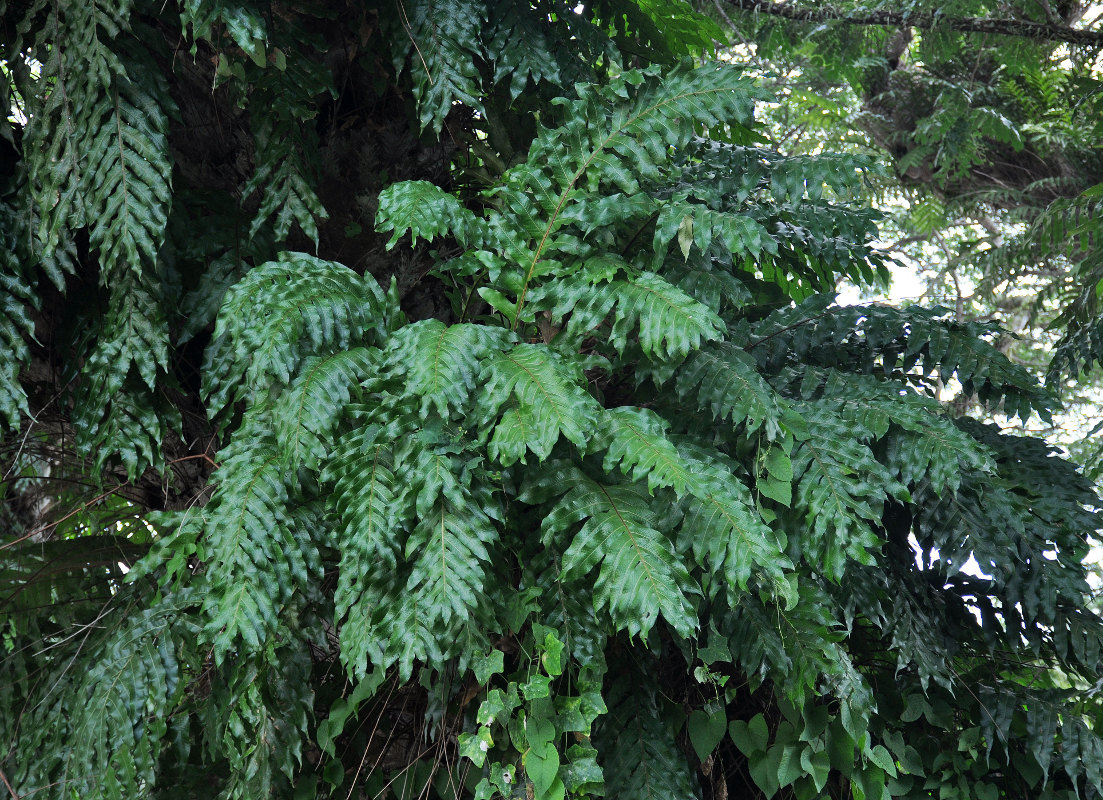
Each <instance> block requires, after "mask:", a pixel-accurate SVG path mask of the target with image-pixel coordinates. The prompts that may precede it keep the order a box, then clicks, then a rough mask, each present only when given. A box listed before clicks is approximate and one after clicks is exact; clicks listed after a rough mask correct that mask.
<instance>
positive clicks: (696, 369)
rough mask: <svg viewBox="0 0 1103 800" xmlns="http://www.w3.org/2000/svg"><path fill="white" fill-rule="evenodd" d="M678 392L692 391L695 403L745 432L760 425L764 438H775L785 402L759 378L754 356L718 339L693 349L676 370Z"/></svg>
mask: <svg viewBox="0 0 1103 800" xmlns="http://www.w3.org/2000/svg"><path fill="white" fill-rule="evenodd" d="M676 385H677V389H678V393H679V394H680V395H682V396H683V397H685V396H689V395H691V393H694V392H695V393H696V395H697V405H698V407H702V408H703V407H705V406H708V407H711V408H712V413H713V415H714V416H715V417H716V418H717V419H729V420H731V423H732V425H733V426H739V425H746V428H747V431H748V433H753V432H754V431H756V430H759V429H760V428H761V429H762V430H763V431H764V432H765V434H766V436H767V438H769V439H776V438H778V437H779V436H780V435H781V433H782V431H783V429H784V425H783V419H784V416H785V413H786V410H787V408H788V403H787V402H786V401H785V399H784V398H782V397H780V396H779V395H778V394H777V392H776V391H774V389H773V388H772V387H771V386H770V385H769V384H768V383H766V381H765V380H764V379H763V377H762V376H761V375H760V374H759V373H758V370H757V369H756V365H755V360H754V359H753V358H752V357H751V356H750V355H748V354H747V353H746V352H744V351H743V350H741V349H739V348H738V347H736V346H735V345H734V344H731V343H730V342H720V343H718V344H714V345H711V346H708V347H705V348H703V349H701V350H699V351H698V352H696V353H694V354H693V355H692V357H691V358H690V359H689V360H688V361H687V362H686V364H685V366H683V367H682V368H681V370H679V372H678V378H677V384H676Z"/></svg>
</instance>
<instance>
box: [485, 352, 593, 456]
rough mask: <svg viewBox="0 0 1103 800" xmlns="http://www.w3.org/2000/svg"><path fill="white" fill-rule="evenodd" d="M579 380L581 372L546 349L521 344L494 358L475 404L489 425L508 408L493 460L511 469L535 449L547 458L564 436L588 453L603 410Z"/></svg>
mask: <svg viewBox="0 0 1103 800" xmlns="http://www.w3.org/2000/svg"><path fill="white" fill-rule="evenodd" d="M579 379H580V374H579V372H578V370H577V367H575V366H573V365H568V364H567V363H566V362H565V361H564V360H563V359H562V358H561V357H559V356H558V355H557V354H555V353H554V352H553V351H552V350H551V349H550V348H549V347H547V346H546V345H536V344H519V345H517V346H515V347H513V348H512V349H510V350H507V351H505V352H502V353H499V354H498V355H497V356H495V357H494V358H493V359H491V360H490V361H489V362H488V363H487V364H486V365H485V367H484V370H483V374H482V377H481V380H482V381H483V382H484V384H485V388H484V390H483V392H482V393H481V395H480V397H479V398H478V401H477V402H478V403H479V405H480V406H481V407H482V410H483V414H484V418H486V419H488V420H492V419H493V418H494V417H495V416H496V415H497V413H498V411H499V409H501V407H502V406H503V405H505V404H509V405H507V406H506V412H505V415H504V416H503V418H502V421H501V422H500V423H499V424H498V426H497V427H496V428H495V430H494V434H493V438H491V440H490V444H489V445H488V453H489V454H490V457H491V458H495V459H497V460H498V461H500V462H501V463H502V464H503V465H505V466H508V465H510V464H512V463H514V462H515V461H518V460H522V461H523V460H524V457H525V451H526V450H531V451H532V452H533V453H534V454H535V455H536V457H537V458H540V459H544V458H547V457H548V455H550V454H551V451H552V448H553V447H554V446H555V443H556V442H557V441H558V440H559V437H560V436H563V437H564V438H566V439H567V440H568V441H570V442H572V443H573V444H575V445H577V446H578V447H580V448H582V449H585V448H586V444H587V442H588V441H589V438H590V437H591V436H592V435H593V425H594V420H595V418H596V414H597V411H598V409H599V408H600V406H598V403H597V401H596V400H594V398H593V397H592V396H591V395H590V394H588V393H587V392H586V390H585V389H583V388H582V387H581V386H580V385H579Z"/></svg>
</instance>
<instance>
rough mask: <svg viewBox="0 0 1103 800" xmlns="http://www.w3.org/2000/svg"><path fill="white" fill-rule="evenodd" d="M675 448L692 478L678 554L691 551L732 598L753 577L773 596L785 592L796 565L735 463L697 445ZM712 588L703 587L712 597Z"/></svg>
mask: <svg viewBox="0 0 1103 800" xmlns="http://www.w3.org/2000/svg"><path fill="white" fill-rule="evenodd" d="M677 446H678V451H679V453H680V454H681V455H682V457H683V458H684V459H685V460H686V462H687V463H688V464H690V465H691V469H692V474H693V477H694V480H693V489H692V496H691V497H688V498H686V499H685V500H684V501H683V503H682V506H683V509H684V511H685V516H684V517H683V519H682V523H681V526H680V528H679V531H678V536H679V550H680V551H685V550H686V549H689V550H691V551H692V552H693V553H694V556H695V557H696V559H697V563H698V564H699V565H700V566H701V567H702V568H703V569H705V570H706V574H710V573H711V574H712V575H715V576H720V577H722V578H723V581H722V582H721V581H716V583H715V585H716V586H717V587H719V586H720V585H723V586H724V588H726V590H727V592H728V595H729V597H730V598H734V597H735V596H736V595H737V594H738V593H739V592H742V591H745V590H746V589H747V586H748V584H749V583H750V581H751V580H752V578H753V579H755V580H756V583H757V584H758V585H759V586H762V587H766V588H769V589H770V590H772V591H773V592H774V593H775V594H776V593H783V589H782V588H781V587H782V584H783V581H785V579H786V578H785V573H786V572H788V571H789V570H791V569H792V568H793V564H792V562H791V561H790V560H789V557H788V556H786V555H785V553H784V552H783V551H782V547H781V543H780V542H779V541H778V537H777V534H775V533H774V532H773V531H772V530H770V528H769V527H768V526H767V525H766V523H765V522H764V521H763V520H762V517H761V515H760V514H759V513H758V510H757V509H756V508H755V505H754V500H753V498H752V497H751V492H750V490H749V489H748V488H747V486H746V485H745V484H744V483H743V482H742V481H741V480H739V478H738V477H737V475H736V473H735V470H734V469H733V465H731V464H726V463H724V461H723V460H722V459H720V458H718V456H717V454H716V452H715V450H714V449H711V448H706V447H702V446H701V445H700V444H698V443H696V442H691V441H684V440H683V441H679V442H678V443H677ZM713 586H714V584H713V583H712V582H711V581H710V582H709V584H708V585H707V586H706V587H705V588H706V589H708V590H709V592H710V594H711V593H712V590H713Z"/></svg>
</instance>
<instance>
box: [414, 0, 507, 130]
mask: <svg viewBox="0 0 1103 800" xmlns="http://www.w3.org/2000/svg"><path fill="white" fill-rule="evenodd" d="M485 14H486V12H485V6H482V5H476V4H475V3H472V2H468V0H463V1H462V2H459V3H456V2H449V3H444V2H440V1H439V0H418V2H415V3H411V4H409V5H407V6H406V7H405V17H406V19H405V20H404V21H403V27H405V29H406V35H405V36H404V37H396V38H395V43H396V45H397V46H398V47H397V49H396V53H395V69H396V71H398V70H399V69H400V68H401V66H402V63H403V62H404V61H405V62H407V69H408V71H409V73H410V75H412V76H413V79H414V97H415V98H416V99H417V106H418V119H419V121H420V122H421V127H422V128H423V129H424V128H430V129H431V130H433V131H439V130H440V127H441V125H442V124H443V123H444V118H445V117H446V116H448V112H449V111H450V110H451V109H452V105H453V104H454V103H464V104H466V105H467V106H469V107H470V108H474V109H478V110H481V109H482V103H481V102H480V101H479V97H480V95H481V94H482V92H481V80H480V76H479V71H478V69H477V68H476V66H475V64H476V59H477V58H478V55H479V51H480V46H479V44H480V39H481V36H480V33H481V32H482V29H483V25H484V23H485V21H486V20H485Z"/></svg>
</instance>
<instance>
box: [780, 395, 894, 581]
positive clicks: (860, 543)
mask: <svg viewBox="0 0 1103 800" xmlns="http://www.w3.org/2000/svg"><path fill="white" fill-rule="evenodd" d="M797 410H798V411H799V413H800V414H801V416H802V417H803V418H804V420H805V422H806V433H805V438H804V439H803V441H801V442H799V443H798V445H797V447H796V448H795V449H794V450H793V455H792V461H793V474H794V476H795V488H796V506H795V507H796V508H798V509H799V510H801V511H803V512H804V515H805V520H806V522H807V523H808V527H807V528H804V529H802V530H801V531H800V533H799V541H800V543H801V544H800V546H801V549H802V550H803V552H804V555H805V557H806V558H808V559H809V560H810V562H811V563H813V564H815V565H816V566H817V568H818V569H820V570H822V571H823V574H825V575H827V576H829V577H830V578H832V579H834V580H838V579H839V578H841V577H842V575H843V572H844V571H845V569H846V562H847V561H848V560H850V559H853V560H855V561H858V562H860V563H863V564H869V563H872V559H873V556H872V555H871V553H870V548H872V547H874V546H876V545H877V544H878V539H877V535H876V534H875V533H874V531H873V527H872V526H876V525H879V524H880V522H881V513H882V508H883V506H884V500H885V497H886V496H887V497H893V498H895V499H897V500H901V501H905V500H907V499H908V491H907V489H906V488H905V487H904V486H903V485H902V484H901V483H900V482H899V481H897V480H896V479H895V478H893V477H892V474H891V473H889V471H888V470H887V469H886V468H885V467H884V466H883V465H882V464H880V463H878V461H877V460H876V459H875V458H874V457H873V453H872V452H871V451H870V449H869V447H867V446H866V445H865V444H863V443H862V442H860V441H858V440H856V439H855V436H854V427H853V425H851V424H848V423H847V422H846V421H845V420H843V419H841V418H839V417H838V416H837V415H835V414H834V413H832V412H831V411H830V410H829V409H828V408H825V407H824V406H823V405H821V404H813V403H807V404H803V405H801V406H798V407H797Z"/></svg>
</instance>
